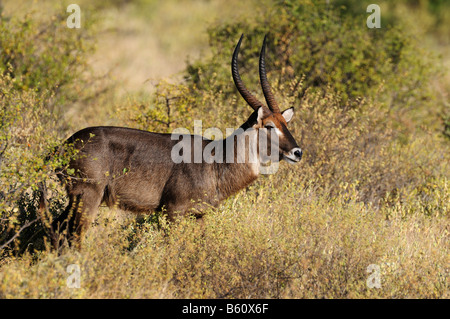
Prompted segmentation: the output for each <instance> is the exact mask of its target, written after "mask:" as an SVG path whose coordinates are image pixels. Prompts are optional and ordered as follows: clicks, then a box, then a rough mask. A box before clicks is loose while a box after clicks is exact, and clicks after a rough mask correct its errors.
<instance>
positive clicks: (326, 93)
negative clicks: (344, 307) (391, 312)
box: [0, 0, 450, 298]
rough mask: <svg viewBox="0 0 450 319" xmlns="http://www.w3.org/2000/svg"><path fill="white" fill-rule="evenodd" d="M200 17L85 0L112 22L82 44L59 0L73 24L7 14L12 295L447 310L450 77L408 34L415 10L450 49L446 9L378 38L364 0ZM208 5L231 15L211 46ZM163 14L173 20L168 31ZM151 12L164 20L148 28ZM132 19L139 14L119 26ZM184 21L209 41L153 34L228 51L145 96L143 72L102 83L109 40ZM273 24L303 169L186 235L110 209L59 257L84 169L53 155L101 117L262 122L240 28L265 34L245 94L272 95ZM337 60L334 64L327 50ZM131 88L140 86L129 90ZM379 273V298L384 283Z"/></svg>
mask: <svg viewBox="0 0 450 319" xmlns="http://www.w3.org/2000/svg"><path fill="white" fill-rule="evenodd" d="M424 3H425V4H424ZM426 3H428V4H429V5H430V8H428V7H427V6H426ZM189 4H190V2H189V1H176V2H167V3H166V2H164V3H163V4H161V3H160V2H156V1H134V2H128V1H114V3H112V4H111V5H105V4H103V3H100V2H98V3H97V2H92V3H91V4H89V5H88V4H87V3H86V6H84V5H83V4H82V7H83V8H86V9H85V10H86V11H84V12H85V13H86V14H87V16H88V17H92V19H94V20H95V21H94V20H92V21H91V24H87V25H85V29H83V30H80V32H79V33H68V32H67V30H65V29H64V18H63V17H64V16H63V15H61V16H59V15H58V14H56V13H57V12H60V9H61V5H60V4H53V3H50V4H48V7H46V10H50V11H51V10H54V11H51V12H55V14H54V15H52V16H53V17H54V19H53V20H51V21H52V22H48V20H45V19H43V18H45V16H46V15H45V13H43V11H39V7H38V8H37V9H35V10H37V11H34V12H32V13H30V14H28V15H27V14H25V15H22V16H21V17H14V14H11V12H14V11H11V10H12V9H8V8H6V9H5V12H6V13H3V15H2V17H1V19H2V20H1V21H0V28H2V30H3V31H2V36H1V37H0V40H1V41H0V48H1V50H2V51H1V56H0V62H1V64H0V71H1V76H0V95H1V97H2V99H1V100H0V105H1V110H0V120H1V126H0V143H1V145H0V146H1V147H0V169H1V171H0V183H1V189H0V214H1V215H0V247H1V248H2V250H1V252H0V297H3V298H448V297H449V289H448V244H449V243H448V238H449V237H448V229H449V226H450V225H449V220H448V213H449V208H450V207H449V202H450V198H449V196H450V195H449V194H450V192H449V185H448V180H449V173H448V172H449V171H450V167H449V163H450V152H449V145H450V144H449V143H450V140H449V138H448V114H449V113H448V96H446V95H445V94H444V93H443V92H444V91H445V90H442V88H446V87H450V83H447V82H445V81H448V74H446V73H445V72H446V71H445V70H444V71H442V70H439V69H440V67H439V65H440V64H439V63H441V61H442V60H440V59H439V58H438V57H437V56H436V55H434V54H432V53H430V46H429V45H428V44H427V43H420V50H416V46H418V45H419V42H420V41H418V39H419V38H418V37H419V36H421V35H423V33H419V31H418V30H417V29H416V28H409V27H408V26H410V22H411V21H412V20H414V17H419V16H420V17H427V18H426V20H425V22H423V23H424V25H425V24H426V26H427V28H426V29H427V30H429V32H431V35H430V33H426V34H425V36H426V37H427V39H438V40H437V41H440V42H438V43H441V44H440V45H442V50H444V51H445V48H446V44H445V42H442V41H443V40H442V38H443V37H444V36H445V34H444V33H443V32H442V28H441V27H440V26H433V25H434V24H433V23H432V21H438V20H439V21H441V20H440V19H445V14H436V13H435V11H433V10H435V8H434V7H433V4H435V2H432V1H430V2H427V1H424V2H421V4H420V5H419V9H417V7H415V2H414V3H412V2H409V1H401V2H399V4H398V6H392V7H391V6H388V7H389V8H391V10H389V14H386V16H385V17H384V19H386V20H384V22H385V23H386V29H384V30H379V31H380V32H378V33H377V34H374V33H371V34H368V33H367V32H368V30H366V29H361V28H356V27H355V25H357V23H358V21H357V18H355V15H354V14H353V13H354V12H359V11H358V10H359V9H358V8H359V7H360V6H361V4H360V2H358V3H356V2H354V1H350V0H347V1H328V2H327V1H323V2H322V1H318V2H317V3H313V2H309V1H305V2H300V3H297V2H291V1H266V3H265V6H257V9H256V10H254V11H251V12H252V13H253V14H252V15H249V14H248V12H247V13H246V12H245V10H240V11H241V13H240V14H235V11H233V10H232V9H233V8H231V7H229V6H228V5H226V4H224V3H222V4H220V3H215V4H212V3H210V2H201V3H197V4H196V5H195V6H189ZM240 5H242V6H243V7H245V6H247V5H248V6H249V7H252V6H253V5H254V4H253V3H249V4H245V5H244V4H240ZM329 5H331V6H334V7H332V8H334V9H336V10H335V11H333V10H331V11H330V7H327V6H329ZM341 5H344V6H347V9H344V7H343V6H341ZM189 8H190V9H189ZM384 8H386V7H384ZM63 9H64V8H63ZM441 9H442V12H447V11H446V10H448V8H447V7H446V6H444V5H442V7H441ZM183 10H186V11H187V14H184V12H183ZM188 10H193V11H191V12H189V11H188ZM208 10H215V11H213V12H212V13H211V17H213V18H212V19H211V20H214V21H213V22H211V20H210V21H207V25H208V26H209V28H206V26H205V28H203V29H202V30H204V33H202V34H198V32H200V31H199V30H198V28H199V25H198V24H196V22H195V21H199V20H201V22H199V23H200V24H201V23H205V22H204V21H205V19H204V18H199V16H202V15H204V14H205V11H206V12H207V11H208ZM402 10H408V11H407V12H408V13H409V14H410V15H408V16H404V15H402V14H401V13H402V12H403V13H404V11H402ZM90 12H91V13H90ZM158 12H164V13H165V15H163V16H162V17H161V18H159V17H160V16H161V15H160V14H157V13H158ZM7 13H9V15H7ZM189 13H192V14H189ZM221 13H223V15H221ZM331 13H334V14H331ZM147 14H148V16H149V17H151V19H150V20H149V21H150V22H149V23H148V24H145V23H144V21H143V16H144V17H147ZM115 17H116V18H118V19H120V21H122V22H123V23H125V21H126V20H127V19H136V20H135V22H134V23H133V24H132V25H131V24H125V25H116V26H115V27H114V28H116V29H115V31H111V27H112V25H111V21H113V20H114V18H115ZM193 17H197V18H195V19H194V18H193ZM178 19H182V20H183V21H186V23H187V25H189V26H191V27H192V29H191V27H186V29H185V30H183V32H182V33H180V34H179V38H177V37H175V39H180V38H183V41H174V42H173V43H172V42H170V37H168V38H164V39H159V38H157V37H156V38H153V39H152V41H151V43H152V44H155V45H156V48H157V50H158V51H159V50H160V51H159V52H166V53H167V52H169V51H170V50H171V49H170V48H172V49H173V51H172V52H178V53H176V54H181V53H180V52H183V50H184V49H185V48H186V50H187V51H189V50H193V51H189V52H194V51H195V49H193V47H202V48H203V49H202V50H205V51H209V53H208V54H204V55H202V54H197V55H195V56H193V57H192V56H191V58H190V60H189V63H187V64H186V66H185V67H184V69H183V71H182V72H181V77H180V73H178V74H176V76H175V77H174V78H173V79H172V80H168V79H159V78H156V79H153V80H152V81H151V83H153V85H154V86H153V88H152V90H142V86H143V84H142V83H141V82H139V83H140V84H136V83H134V84H133V83H131V84H132V85H131V86H129V85H130V82H128V84H125V79H126V78H127V77H128V75H129V74H130V73H129V72H130V71H129V70H130V69H129V67H130V65H134V64H129V63H125V62H123V63H118V64H117V66H116V69H115V70H114V71H113V72H111V73H108V72H106V73H103V72H100V74H98V72H97V73H96V70H99V68H102V67H104V66H105V65H107V63H106V62H105V61H112V60H114V57H113V55H111V56H109V58H108V59H105V60H104V61H99V59H98V54H100V55H101V53H102V52H105V51H104V50H106V48H109V47H110V44H111V43H109V44H108V43H106V42H102V41H101V40H100V41H96V40H98V39H99V38H102V36H104V35H107V38H108V39H109V40H107V41H114V40H116V41H117V39H125V38H127V39H131V38H132V41H146V40H147V39H145V37H144V35H145V34H146V32H145V30H148V28H151V27H152V28H156V29H158V30H162V29H164V28H165V26H166V25H167V24H171V26H170V28H168V29H167V30H165V32H167V34H172V35H173V33H176V32H177V30H178V29H177V27H176V26H175V25H174V24H173V21H175V20H177V21H178ZM191 19H193V20H191ZM433 19H435V20H433ZM144 20H145V19H144ZM396 21H397V22H396ZM300 22H301V23H300ZM318 24H319V25H320V27H319V26H318ZM126 25H128V26H129V27H130V28H132V29H133V28H134V30H135V32H134V33H133V32H131V34H132V35H130V37H126V36H124V33H122V31H123V32H124V29H123V28H124V27H125V26H126ZM33 26H34V27H33ZM302 27H304V28H303V29H302ZM125 28H126V27H125ZM268 28H270V37H269V48H268V51H267V55H268V66H270V71H271V72H270V73H269V80H270V81H271V83H272V84H273V89H274V92H275V95H276V96H277V98H278V102H279V104H280V105H282V106H284V107H283V109H284V108H288V107H290V106H294V107H295V116H294V119H293V121H292V122H291V123H290V126H289V128H290V130H291V132H292V134H293V136H295V137H296V139H297V142H298V144H299V145H300V146H301V147H302V149H303V151H304V158H303V159H302V161H301V162H300V163H299V164H298V165H289V164H287V163H281V165H280V168H279V170H278V172H276V174H272V175H267V176H261V177H260V178H259V179H258V180H257V181H256V182H255V183H254V184H252V185H251V186H249V187H248V188H246V189H245V190H243V191H241V192H239V193H238V194H236V195H235V196H232V197H231V198H229V199H227V200H225V201H224V202H223V203H222V204H221V205H220V206H219V207H218V208H217V209H209V210H208V211H206V212H205V216H204V217H203V219H202V221H201V222H199V221H197V220H195V219H194V218H191V217H189V216H188V217H185V218H180V220H178V221H177V222H174V223H169V222H168V221H167V220H166V219H165V216H164V215H163V214H149V215H143V216H138V217H136V216H134V215H132V214H129V213H125V212H122V211H119V210H116V209H108V208H105V207H101V209H100V214H99V216H98V218H97V219H96V220H95V222H94V223H93V225H92V227H91V228H90V229H89V230H88V232H87V234H86V238H85V240H84V242H83V246H82V247H81V249H76V248H74V247H69V246H64V247H62V249H61V250H60V251H58V252H56V251H54V250H52V249H51V248H50V245H49V243H48V239H47V237H46V231H45V229H46V228H45V225H46V222H48V221H49V220H48V219H51V218H52V217H55V216H56V215H58V214H59V213H60V212H61V211H62V209H64V205H65V197H64V192H63V191H62V190H61V189H60V188H59V187H57V186H55V184H56V183H55V181H54V176H53V174H52V170H53V169H54V168H55V167H56V166H58V165H66V164H67V158H59V157H57V156H55V157H53V158H52V160H51V161H50V162H48V161H47V162H45V161H44V159H45V157H46V155H47V154H48V152H49V151H50V150H51V149H52V148H53V147H54V146H55V145H58V144H59V143H60V142H61V141H62V140H63V139H64V138H65V137H67V136H68V135H69V134H71V133H73V131H74V129H75V128H81V126H83V125H88V124H110V123H114V124H117V125H122V126H130V127H137V128H141V129H145V130H152V131H158V132H170V131H171V130H173V129H174V128H176V127H179V126H184V127H187V128H191V127H193V124H192V123H193V120H194V119H202V120H203V128H204V129H206V128H208V127H211V126H215V127H218V128H219V129H223V131H224V132H225V128H227V127H237V126H239V125H240V124H242V122H243V121H244V120H245V119H246V118H247V117H248V116H249V114H250V112H251V110H250V108H249V107H248V106H247V105H245V103H244V102H243V101H242V99H240V98H239V97H238V94H237V92H236V91H235V89H234V87H233V83H232V80H231V77H230V74H229V60H230V55H231V52H232V49H233V45H234V44H235V41H236V40H237V39H238V37H239V35H240V33H246V38H245V46H243V48H242V60H241V61H239V62H240V65H241V66H242V68H241V69H242V71H243V72H242V73H243V77H244V81H245V82H246V83H248V86H249V88H250V89H251V90H252V91H255V92H256V93H255V94H256V95H257V96H259V97H261V99H263V98H262V95H261V94H260V93H258V91H257V89H258V83H257V65H256V61H257V53H258V52H257V51H258V50H259V47H260V45H261V43H260V42H261V40H262V36H263V34H264V33H266V32H267V31H268ZM342 28H344V29H345V30H346V32H342ZM323 30H326V31H327V32H325V33H324V32H323ZM189 31H192V32H189ZM305 31H307V32H305ZM372 31H373V30H372ZM37 35H38V36H37ZM324 35H327V36H328V37H325V38H324V37H323V36H324ZM205 39H207V40H208V43H209V44H210V45H211V47H210V48H208V47H207V45H206V43H205V42H204V41H205ZM355 39H360V40H361V41H355ZM103 40H105V39H104V38H103ZM167 41H168V42H167ZM371 41H374V42H371ZM430 41H434V40H430ZM95 43H97V46H100V47H99V48H98V51H97V55H93V53H92V48H93V46H94V44H95ZM143 43H145V42H143ZM371 43H372V44H373V43H376V44H377V48H378V51H372V50H371V49H372V47H371V45H372V44H371ZM442 43H444V44H442ZM300 44H301V45H300ZM102 45H104V46H103V47H102ZM134 45H136V47H139V46H140V45H143V44H142V43H140V44H139V43H134ZM134 45H133V47H135V46H134ZM318 45H319V46H320V47H321V49H318V48H317V46H318ZM322 45H323V46H324V47H322ZM324 48H325V49H327V48H328V49H327V50H331V49H332V51H334V54H332V55H326V54H325V53H324V51H323V50H325V49H324ZM431 48H434V44H433V46H431ZM102 50H103V51H102ZM165 50H168V51H165ZM317 50H319V51H317ZM320 50H322V51H320ZM325 51H326V50H325ZM195 52H197V53H198V51H195ZM361 53H362V54H361ZM106 56H107V55H106ZM139 56H140V55H139V54H137V57H136V59H137V60H139ZM144 56H145V54H144ZM183 58H184V56H183ZM385 58H386V63H383V64H382V65H380V59H381V60H383V61H384V59H385ZM168 60H170V59H168ZM168 60H167V61H168ZM11 61H13V62H11ZM77 61H79V62H80V63H77ZM96 61H97V62H96ZM115 61H117V60H115ZM164 61H166V60H164ZM96 63H97V64H96ZM444 65H445V61H444ZM169 69H170V70H171V68H169ZM92 70H94V71H93V72H92ZM166 71H167V70H166ZM364 71H367V72H364ZM177 72H178V71H177ZM144 73H145V72H144ZM443 73H444V74H443ZM105 74H106V75H105ZM117 74H124V77H123V78H120V77H117ZM127 74H128V75H127ZM308 75H309V76H308ZM141 76H142V79H144V78H145V76H144V74H143V73H140V75H139V77H141ZM446 79H447V80H446ZM437 82H439V83H440V84H439V86H435V85H431V84H433V83H437ZM147 83H148V82H147ZM151 83H148V85H151ZM135 84H136V85H135ZM121 86H127V87H128V89H127V91H128V93H127V94H126V95H125V96H121V97H119V95H118V94H117V90H118V89H119V87H121ZM132 88H134V89H132ZM67 119H71V121H69V122H67ZM44 180H45V181H46V182H47V185H48V186H49V189H50V194H49V207H50V209H49V212H50V214H51V216H39V215H38V214H37V210H36V208H37V200H36V196H35V194H36V189H37V185H38V184H39V182H42V181H44ZM70 265H75V266H76V267H77V269H79V271H80V273H79V274H80V282H79V283H80V287H79V288H71V287H72V286H71V281H70V280H71V278H73V274H74V273H73V272H72V271H71V269H72V268H71V267H69V266H70ZM68 267H69V268H68ZM374 269H375V270H374ZM373 276H377V278H378V279H379V284H380V285H379V286H373V285H371V280H372V279H373V278H374V277H373ZM377 287H378V288H377Z"/></svg>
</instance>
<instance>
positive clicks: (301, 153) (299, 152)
mask: <svg viewBox="0 0 450 319" xmlns="http://www.w3.org/2000/svg"><path fill="white" fill-rule="evenodd" d="M294 155H295V156H297V157H298V159H301V158H302V155H303V152H302V151H301V150H296V151H295V152H294Z"/></svg>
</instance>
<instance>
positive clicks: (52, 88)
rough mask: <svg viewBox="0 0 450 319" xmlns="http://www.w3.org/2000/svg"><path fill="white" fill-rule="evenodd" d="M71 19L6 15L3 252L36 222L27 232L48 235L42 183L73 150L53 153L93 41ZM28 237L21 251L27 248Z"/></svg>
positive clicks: (1, 85)
mask: <svg viewBox="0 0 450 319" xmlns="http://www.w3.org/2000/svg"><path fill="white" fill-rule="evenodd" d="M64 18H65V17H63V16H62V15H59V16H58V15H54V16H52V18H51V19H49V20H48V21H45V22H44V21H40V20H39V18H38V17H36V16H34V15H33V14H27V15H25V16H24V17H22V18H15V17H5V16H4V15H2V16H1V18H0V95H1V98H0V185H1V189H0V248H1V249H2V250H3V249H4V248H6V246H5V245H6V243H10V242H11V240H12V239H17V238H19V239H23V235H24V234H25V232H24V233H22V234H20V232H22V231H23V230H25V228H24V225H28V224H29V223H32V225H33V226H32V227H31V225H28V226H30V227H27V229H26V231H27V232H28V233H29V234H31V233H32V232H34V233H36V232H41V231H42V225H43V223H45V222H46V221H45V220H44V219H45V218H44V216H39V215H38V214H37V212H36V208H35V206H36V194H37V189H38V185H39V183H41V182H43V181H45V180H46V179H48V178H49V177H50V176H52V172H53V171H54V170H55V168H56V167H59V166H64V165H67V164H68V159H69V158H70V154H69V153H70V152H69V153H68V154H67V155H64V156H59V155H55V156H50V157H48V155H49V154H50V153H51V152H52V150H53V149H54V148H55V147H56V146H57V145H59V144H60V143H61V137H64V136H61V135H62V134H65V132H64V128H65V127H66V126H67V124H66V123H64V122H63V121H62V113H61V111H62V110H61V106H62V105H64V103H65V102H67V101H69V100H73V99H74V98H77V97H76V94H74V93H75V89H74V84H75V82H74V80H75V79H76V78H78V77H79V76H80V74H81V73H82V72H83V71H84V70H85V69H86V61H85V59H86V53H87V52H89V51H90V50H91V48H92V44H89V40H88V34H87V33H86V32H85V31H83V32H80V33H77V32H76V31H73V30H70V29H67V28H66V26H65V20H64ZM53 195H56V193H54V194H53ZM55 200H56V198H55ZM55 204H56V202H53V203H52V204H51V206H52V205H53V206H54V205H55ZM60 206H61V205H60ZM59 209H61V207H59ZM54 213H58V210H55V211H54ZM48 217H49V218H51V217H50V216H48ZM19 235H20V236H22V237H20V236H19ZM18 236H19V237H18ZM30 237H32V236H30ZM24 240H25V242H22V243H21V248H20V249H24V247H26V245H27V244H28V242H26V241H27V240H26V239H24ZM12 243H13V244H14V242H12ZM15 243H16V244H17V243H18V241H16V242H15ZM13 246H14V245H12V246H11V245H10V247H13ZM16 247H19V246H17V245H16ZM33 248H34V247H33Z"/></svg>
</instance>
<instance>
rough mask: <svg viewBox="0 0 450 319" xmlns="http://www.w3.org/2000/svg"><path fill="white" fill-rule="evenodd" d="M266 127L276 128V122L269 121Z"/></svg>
mask: <svg viewBox="0 0 450 319" xmlns="http://www.w3.org/2000/svg"><path fill="white" fill-rule="evenodd" d="M264 128H275V124H273V123H272V122H268V123H266V124H265V125H264Z"/></svg>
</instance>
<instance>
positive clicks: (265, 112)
mask: <svg viewBox="0 0 450 319" xmlns="http://www.w3.org/2000/svg"><path fill="white" fill-rule="evenodd" d="M271 113H272V112H271V111H270V110H269V109H268V108H267V107H265V106H260V107H259V108H258V118H257V121H258V124H261V123H262V120H263V119H265V118H266V117H268V116H269V115H270V114H271Z"/></svg>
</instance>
